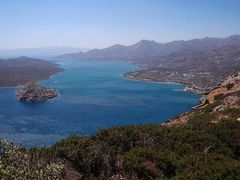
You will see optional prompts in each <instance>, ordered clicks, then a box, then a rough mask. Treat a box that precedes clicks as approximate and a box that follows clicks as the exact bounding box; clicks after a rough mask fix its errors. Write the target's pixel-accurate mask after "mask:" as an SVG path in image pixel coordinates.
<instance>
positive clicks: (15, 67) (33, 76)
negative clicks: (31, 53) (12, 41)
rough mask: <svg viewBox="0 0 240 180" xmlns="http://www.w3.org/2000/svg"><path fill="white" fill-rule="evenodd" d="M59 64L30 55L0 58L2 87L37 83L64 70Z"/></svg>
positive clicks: (0, 83) (0, 84) (0, 85)
mask: <svg viewBox="0 0 240 180" xmlns="http://www.w3.org/2000/svg"><path fill="white" fill-rule="evenodd" d="M63 70H64V69H62V68H61V67H59V65H58V64H56V63H53V62H49V61H45V60H41V59H35V58H29V57H19V58H14V59H6V60H3V59H0V87H15V86H22V85H26V84H28V83H37V82H39V81H41V80H46V79H48V78H49V77H50V76H52V75H54V74H56V73H58V72H61V71H63Z"/></svg>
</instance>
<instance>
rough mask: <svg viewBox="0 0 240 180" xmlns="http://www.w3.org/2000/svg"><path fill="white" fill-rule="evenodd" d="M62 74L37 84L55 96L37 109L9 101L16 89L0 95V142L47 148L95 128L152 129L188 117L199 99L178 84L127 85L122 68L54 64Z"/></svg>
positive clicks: (87, 63)
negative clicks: (139, 126)
mask: <svg viewBox="0 0 240 180" xmlns="http://www.w3.org/2000/svg"><path fill="white" fill-rule="evenodd" d="M60 64H61V65H62V67H63V68H65V69H66V70H65V71H64V72H61V73H59V74H57V75H55V76H53V77H52V78H50V79H49V80H47V81H44V82H41V83H40V84H42V85H44V86H49V87H55V88H58V89H59V92H60V96H59V97H57V98H55V99H53V100H50V101H48V102H45V103H42V104H25V103H21V102H18V101H17V100H16V98H15V91H16V88H2V89H0V137H1V138H7V139H10V140H13V141H16V142H18V143H22V144H24V145H26V146H39V145H50V144H52V143H54V142H56V141H57V140H59V139H62V138H66V137H68V136H69V135H71V134H76V135H89V134H93V133H95V132H96V131H98V130H99V129H101V128H108V127H113V126H117V125H129V124H152V123H154V124H158V123H161V122H164V121H165V120H167V119H170V118H172V117H174V116H176V115H177V114H179V113H183V112H185V111H188V110H190V109H191V107H193V106H194V105H196V103H197V101H198V99H199V97H198V96H196V95H193V94H191V93H187V92H184V91H183V89H184V86H182V85H180V84H166V83H145V82H140V81H131V80H128V79H126V78H125V77H123V76H122V73H123V72H126V71H129V70H134V69H136V66H134V65H132V64H129V63H125V62H110V61H101V62H99V61H77V62H76V61H69V62H60Z"/></svg>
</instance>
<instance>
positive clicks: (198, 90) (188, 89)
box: [122, 72, 206, 96]
mask: <svg viewBox="0 0 240 180" xmlns="http://www.w3.org/2000/svg"><path fill="white" fill-rule="evenodd" d="M128 73H130V72H126V73H123V75H122V76H123V77H125V78H127V79H129V80H131V81H139V82H146V83H158V84H176V85H183V86H185V88H184V89H183V91H186V92H191V93H193V94H196V95H199V96H203V95H204V94H205V93H206V91H202V89H201V88H196V89H194V88H192V87H191V84H187V83H183V82H175V81H164V80H163V81H153V80H150V79H137V78H134V77H133V76H131V75H129V74H128Z"/></svg>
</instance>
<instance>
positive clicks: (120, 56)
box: [58, 35, 240, 62]
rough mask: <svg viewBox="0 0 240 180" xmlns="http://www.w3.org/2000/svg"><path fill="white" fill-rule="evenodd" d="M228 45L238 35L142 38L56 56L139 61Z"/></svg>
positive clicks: (239, 40)
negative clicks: (162, 40)
mask: <svg viewBox="0 0 240 180" xmlns="http://www.w3.org/2000/svg"><path fill="white" fill-rule="evenodd" d="M230 45H240V35H234V36H229V37H227V38H204V39H194V40H189V41H173V42H169V43H164V44H161V43H157V42H155V41H148V40H142V41H140V42H138V43H136V44H133V45H130V46H123V45H118V44H117V45H114V46H111V47H108V48H104V49H94V50H90V51H88V52H86V53H82V52H80V53H73V54H65V55H62V56H59V57H58V58H72V59H79V60H127V61H138V62H139V61H143V60H144V61H147V60H151V59H153V58H156V57H161V56H166V55H169V54H171V53H174V52H177V51H181V50H195V51H204V50H208V49H216V48H221V47H225V46H230Z"/></svg>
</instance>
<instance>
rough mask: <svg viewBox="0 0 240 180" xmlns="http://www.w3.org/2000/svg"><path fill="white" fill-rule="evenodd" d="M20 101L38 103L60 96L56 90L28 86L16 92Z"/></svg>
mask: <svg viewBox="0 0 240 180" xmlns="http://www.w3.org/2000/svg"><path fill="white" fill-rule="evenodd" d="M16 96H17V99H18V100H19V101H24V102H30V103H38V102H43V101H46V100H48V99H52V98H54V97H57V96H58V91H57V90H56V89H54V88H46V87H42V86H37V85H30V86H26V87H24V88H22V89H19V90H18V91H17V92H16Z"/></svg>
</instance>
